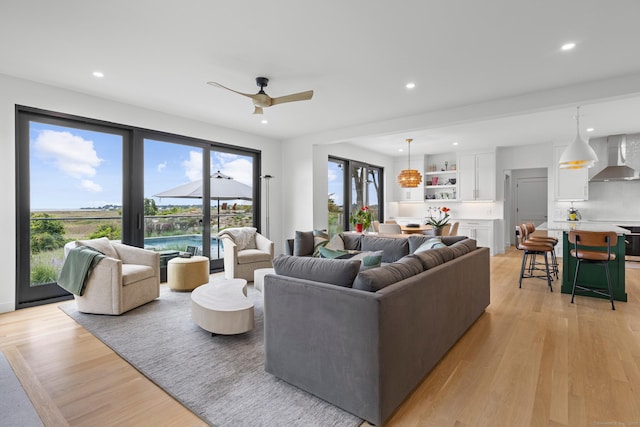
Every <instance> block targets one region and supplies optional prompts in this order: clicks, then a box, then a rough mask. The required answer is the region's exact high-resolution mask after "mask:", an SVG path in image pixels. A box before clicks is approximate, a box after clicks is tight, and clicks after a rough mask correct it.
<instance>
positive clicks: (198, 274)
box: [167, 256, 209, 291]
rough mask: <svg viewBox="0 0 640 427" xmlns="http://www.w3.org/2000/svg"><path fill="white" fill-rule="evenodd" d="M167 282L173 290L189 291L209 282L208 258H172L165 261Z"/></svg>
mask: <svg viewBox="0 0 640 427" xmlns="http://www.w3.org/2000/svg"><path fill="white" fill-rule="evenodd" d="M167 282H168V283H169V288H171V289H173V290H174V291H190V290H192V289H195V288H197V287H198V286H200V285H204V284H205V283H209V258H207V257H204V256H193V257H191V258H180V257H177V258H173V259H170V260H169V261H168V262H167Z"/></svg>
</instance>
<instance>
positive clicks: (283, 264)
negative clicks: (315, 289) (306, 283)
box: [273, 255, 360, 288]
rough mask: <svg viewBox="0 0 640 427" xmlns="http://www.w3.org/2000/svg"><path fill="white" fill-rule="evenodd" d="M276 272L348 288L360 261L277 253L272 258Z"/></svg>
mask: <svg viewBox="0 0 640 427" xmlns="http://www.w3.org/2000/svg"><path fill="white" fill-rule="evenodd" d="M273 268H274V270H275V272H276V274H279V275H282V276H289V277H295V278H298V279H305V280H313V281H319V282H324V283H330V284H333V285H337V286H344V287H347V288H350V287H351V285H352V284H353V279H355V277H356V275H357V274H358V271H359V270H360V262H359V261H353V260H350V259H325V258H310V257H296V256H289V255H279V256H278V257H276V258H275V259H274V260H273Z"/></svg>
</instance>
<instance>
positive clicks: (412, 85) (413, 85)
mask: <svg viewBox="0 0 640 427" xmlns="http://www.w3.org/2000/svg"><path fill="white" fill-rule="evenodd" d="M404 87H406V88H407V89H413V88H414V87H416V84H415V83H413V82H410V83H407V84H406V85H405V86H404Z"/></svg>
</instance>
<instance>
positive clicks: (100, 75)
mask: <svg viewBox="0 0 640 427" xmlns="http://www.w3.org/2000/svg"><path fill="white" fill-rule="evenodd" d="M93 77H99V78H102V77H104V73H103V72H102V71H94V72H93Z"/></svg>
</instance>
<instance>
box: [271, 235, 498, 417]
mask: <svg viewBox="0 0 640 427" xmlns="http://www.w3.org/2000/svg"><path fill="white" fill-rule="evenodd" d="M345 236H347V235H346V234H345ZM387 239H393V241H389V240H387ZM425 239H427V237H425V236H410V237H407V238H384V237H376V236H366V235H365V236H361V235H351V236H349V237H346V238H345V247H346V246H347V245H348V246H350V247H351V248H352V249H355V250H363V249H364V250H380V249H382V250H383V251H384V250H385V249H386V251H385V252H384V254H385V255H384V256H383V261H385V263H386V264H384V265H382V266H381V267H378V268H372V269H368V270H365V271H360V261H354V260H350V259H323V258H312V257H302V256H287V255H281V256H279V257H277V258H276V259H275V260H274V268H275V272H276V274H271V275H267V276H266V277H265V282H264V289H263V292H264V328H265V369H266V371H267V372H269V373H271V374H273V375H275V376H277V377H279V378H281V379H283V380H285V381H287V382H288V383H290V384H293V385H295V386H297V387H299V388H301V389H303V390H306V391H307V392H309V393H312V394H314V395H316V396H318V397H320V398H322V399H324V400H326V401H328V402H330V403H332V404H334V405H336V406H338V407H340V408H342V409H344V410H346V411H348V412H351V413H353V414H355V415H357V416H359V417H361V418H363V419H365V420H367V421H368V422H370V423H373V424H375V425H381V424H383V423H384V422H385V421H386V420H388V418H389V417H390V416H391V415H392V414H393V412H394V411H395V410H396V408H397V407H398V406H399V405H400V404H401V403H402V402H403V400H404V399H405V398H406V397H407V396H408V395H409V394H410V393H411V392H412V391H413V390H414V389H415V388H416V386H418V385H419V384H420V382H421V381H422V380H423V379H424V377H425V376H426V375H427V374H428V373H429V371H430V370H431V369H432V368H433V367H434V366H435V365H436V364H437V363H438V361H439V360H440V359H441V358H442V357H443V356H444V355H445V354H446V353H447V351H448V350H449V349H450V348H451V347H452V346H453V345H454V344H455V343H456V342H457V341H458V339H459V338H460V337H461V336H462V335H463V334H464V333H465V331H466V330H467V329H468V328H469V327H470V326H471V325H472V324H473V323H474V322H475V321H476V319H478V317H480V316H481V315H482V313H483V312H484V309H485V308H486V307H487V306H488V305H489V292H490V291H489V249H488V248H476V246H475V240H472V239H466V238H443V242H444V243H445V244H447V246H446V247H441V248H437V249H430V250H427V251H424V252H420V253H417V254H413V251H415V249H416V248H418V247H419V246H420V244H421V243H422V242H424V241H425ZM347 241H349V243H347ZM365 248H366V249H365ZM393 248H395V249H393ZM405 252H406V253H405ZM364 289H366V290H364Z"/></svg>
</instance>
